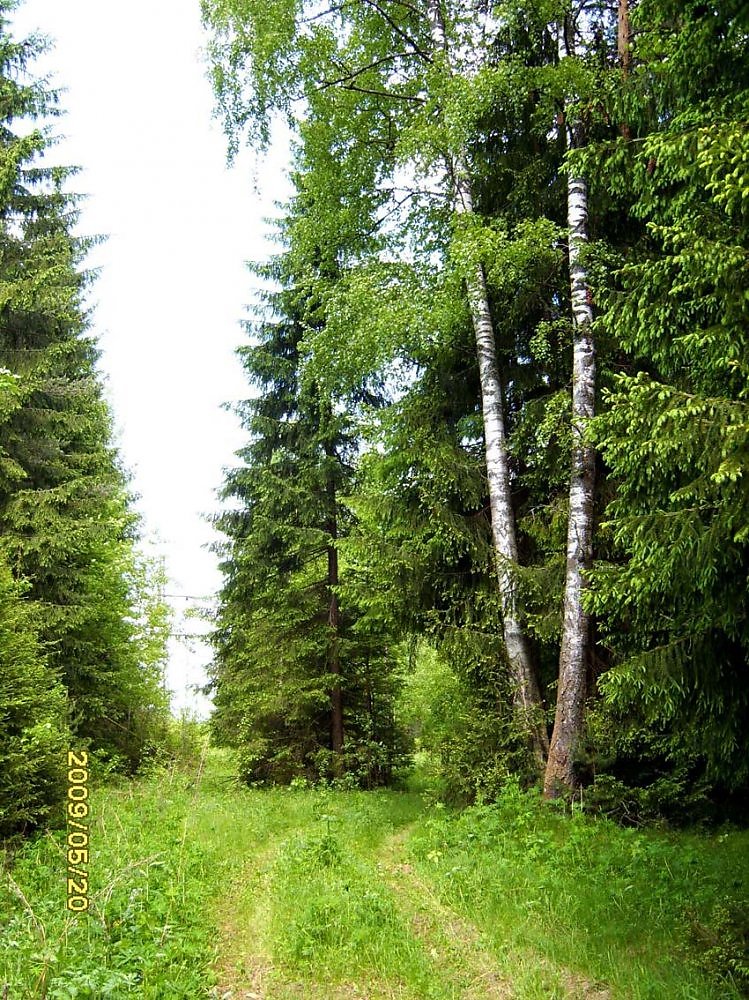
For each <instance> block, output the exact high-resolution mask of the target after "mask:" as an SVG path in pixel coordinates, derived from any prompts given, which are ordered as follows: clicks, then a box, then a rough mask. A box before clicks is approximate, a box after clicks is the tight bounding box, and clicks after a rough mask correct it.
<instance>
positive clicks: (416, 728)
mask: <svg viewBox="0 0 749 1000" xmlns="http://www.w3.org/2000/svg"><path fill="white" fill-rule="evenodd" d="M498 646H499V644H498V643H497V642H495V644H494V648H493V649H492V648H491V647H489V649H488V650H487V649H486V647H485V649H484V651H483V656H482V655H481V653H479V652H478V650H476V649H474V650H473V651H469V650H468V649H467V648H466V642H465V637H464V636H459V637H457V638H455V637H454V638H453V642H452V643H451V642H449V641H446V642H445V643H444V644H443V646H442V649H441V651H440V652H439V653H438V652H437V651H436V650H434V649H432V648H430V647H429V646H427V645H426V644H424V643H421V644H420V645H419V646H417V648H416V650H415V661H416V662H415V665H414V667H413V669H412V672H411V673H410V674H409V675H408V677H407V679H406V683H405V685H404V688H403V691H402V693H401V695H400V697H399V700H398V704H397V712H398V716H399V718H400V720H401V721H402V723H403V725H404V726H406V727H407V728H408V729H409V730H410V732H411V733H412V736H413V739H414V745H415V751H416V752H415V768H416V771H415V775H414V778H415V779H416V781H417V782H419V781H421V782H424V783H425V785H426V787H427V788H429V789H430V790H431V793H432V794H435V795H437V796H438V797H439V798H441V799H443V800H444V801H446V802H449V803H452V804H461V805H465V804H468V803H472V802H475V801H480V802H483V801H492V800H494V799H495V798H496V797H497V795H499V794H500V793H501V790H502V788H503V787H504V785H505V784H506V783H507V781H508V780H510V776H511V775H515V776H517V775H521V776H523V778H524V779H525V780H526V781H528V782H532V781H533V780H534V777H535V775H534V773H533V771H532V768H531V767H530V763H529V761H528V760H527V756H526V753H525V749H524V741H523V736H522V733H520V732H518V731H517V730H516V728H515V727H514V725H513V717H512V712H511V711H510V709H509V697H508V694H507V692H506V691H503V687H506V684H507V681H506V679H505V681H504V685H503V683H502V680H501V674H500V673H499V671H497V669H496V664H497V662H501V659H502V654H501V650H500V649H499V648H498ZM461 658H462V660H463V662H462V663H461ZM450 660H452V664H451V663H450ZM461 667H462V668H463V669H461ZM492 668H494V669H492Z"/></svg>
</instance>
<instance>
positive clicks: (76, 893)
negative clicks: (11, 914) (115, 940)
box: [67, 750, 89, 913]
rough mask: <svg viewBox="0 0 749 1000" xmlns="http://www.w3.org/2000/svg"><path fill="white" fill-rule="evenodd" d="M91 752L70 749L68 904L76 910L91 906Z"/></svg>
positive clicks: (71, 908) (70, 908) (76, 911)
mask: <svg viewBox="0 0 749 1000" xmlns="http://www.w3.org/2000/svg"><path fill="white" fill-rule="evenodd" d="M88 814H89V803H88V754H87V753H86V751H85V750H78V751H75V750H71V751H69V752H68V801H67V820H68V903H67V907H68V909H69V910H72V911H73V912H74V913H82V912H83V911H84V910H87V909H88V850H89V835H88V830H89V825H88V823H87V822H86V821H87V819H88Z"/></svg>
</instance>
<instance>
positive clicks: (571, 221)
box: [544, 19, 596, 797]
mask: <svg viewBox="0 0 749 1000" xmlns="http://www.w3.org/2000/svg"><path fill="white" fill-rule="evenodd" d="M574 54H575V53H574V34H573V29H572V26H571V24H570V21H569V19H565V21H563V22H562V23H561V24H560V28H559V59H560V62H561V61H562V60H564V59H566V58H572V57H574ZM560 129H562V130H563V132H564V135H565V138H566V140H567V142H568V144H569V146H570V147H571V148H574V147H575V146H576V145H579V144H580V143H581V141H582V134H581V128H580V126H575V125H572V126H571V125H570V123H569V121H568V117H567V112H566V109H565V111H563V112H562V115H561V121H560ZM567 219H568V225H569V236H568V240H569V243H568V245H569V267H570V289H571V305H572V317H573V369H572V473H571V477H570V494H569V504H570V510H569V521H568V526H567V550H566V559H567V561H566V574H565V586H564V605H563V613H562V645H561V649H560V653H559V685H558V688H557V706H556V714H555V718H554V729H553V732H552V737H551V746H550V748H549V759H548V763H547V766H546V774H545V777H544V794H545V795H546V796H547V797H554V796H556V795H557V794H558V793H559V791H560V789H567V790H569V789H573V788H574V787H575V786H576V784H577V778H576V775H575V770H574V754H575V750H576V749H577V745H578V742H579V740H580V739H581V737H582V734H583V727H584V720H585V696H586V680H587V670H588V658H589V655H590V615H589V613H588V611H587V609H586V606H585V604H584V601H583V591H584V589H585V587H586V578H585V574H586V573H587V572H588V571H589V570H590V568H591V564H592V559H593V499H594V488H595V463H596V456H595V449H594V448H593V446H592V445H591V444H590V443H589V441H588V439H587V427H588V423H589V421H590V420H591V419H592V417H593V415H594V411H595V391H596V358H595V344H594V341H593V332H592V323H593V309H592V306H591V293H590V281H589V278H588V272H587V267H586V264H585V259H584V250H585V246H586V244H587V242H588V188H587V184H586V182H585V178H584V177H583V176H581V175H580V174H579V173H577V171H575V170H570V171H569V174H568V180H567Z"/></svg>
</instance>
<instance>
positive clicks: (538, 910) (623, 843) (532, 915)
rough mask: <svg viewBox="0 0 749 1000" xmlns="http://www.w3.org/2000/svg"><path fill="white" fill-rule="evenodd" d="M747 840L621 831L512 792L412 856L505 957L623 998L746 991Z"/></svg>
mask: <svg viewBox="0 0 749 1000" xmlns="http://www.w3.org/2000/svg"><path fill="white" fill-rule="evenodd" d="M748 847H749V834H747V833H746V832H724V833H721V834H715V835H711V836H707V835H704V836H701V835H696V834H685V833H683V832H681V833H678V834H676V833H672V834H669V833H665V832H663V831H643V830H635V829H632V828H622V827H619V826H617V825H616V824H614V823H613V822H611V821H608V820H606V819H603V818H601V817H590V816H587V815H585V814H583V813H582V812H580V811H575V812H573V813H572V814H571V815H570V814H564V813H562V812H561V811H558V810H554V809H552V808H550V807H549V806H548V805H547V804H544V803H542V802H541V801H540V799H539V797H538V795H537V794H535V793H534V792H523V791H521V790H520V789H519V788H518V787H517V786H516V785H509V786H507V787H506V788H505V791H504V793H503V794H502V795H501V796H500V798H499V800H498V801H497V802H496V803H495V804H492V805H484V806H474V807H472V808H470V809H468V810H466V811H464V812H463V813H462V814H460V815H455V814H449V815H445V814H444V813H443V815H437V816H436V817H433V818H431V819H429V820H427V821H426V822H425V823H424V824H423V826H422V828H421V830H420V832H419V833H418V835H416V836H415V837H414V838H413V839H412V841H411V845H410V848H411V852H412V855H413V858H414V860H415V862H416V863H417V864H418V865H419V867H420V870H421V871H422V872H423V874H424V876H425V877H426V878H428V879H429V880H430V881H433V882H434V883H436V885H437V886H438V887H439V891H440V894H441V897H442V898H443V899H444V900H445V901H446V902H447V903H449V904H450V905H452V906H454V907H455V908H456V909H458V910H459V911H460V912H462V913H464V914H466V915H467V916H470V918H471V919H472V920H474V921H475V923H476V924H477V925H478V926H479V928H480V929H481V930H482V931H483V932H484V933H485V934H486V936H487V939H488V940H489V941H490V942H491V943H492V946H493V948H494V949H495V951H497V953H499V952H501V951H506V950H507V949H508V948H509V949H513V948H514V949H517V950H518V952H523V951H526V952H527V951H531V952H533V953H536V954H537V955H538V956H543V957H545V958H548V959H551V960H552V961H554V962H556V963H558V964H560V965H562V966H564V967H566V968H568V969H570V970H571V971H572V972H573V973H575V974H580V975H582V976H584V977H586V978H589V979H590V980H592V981H596V982H603V983H607V984H608V985H609V987H610V988H611V989H612V990H613V996H615V997H622V998H627V1000H646V998H647V1000H650V998H663V1000H666V998H669V1000H670V998H685V1000H686V998H691V1000H709V998H726V1000H727V998H735V997H739V996H742V995H744V996H746V995H748V994H747V987H748V986H749V977H748V976H747V964H748V963H747V917H746V914H747V913H748V912H749V851H747V848H748Z"/></svg>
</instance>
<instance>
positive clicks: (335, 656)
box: [325, 445, 343, 754]
mask: <svg viewBox="0 0 749 1000" xmlns="http://www.w3.org/2000/svg"><path fill="white" fill-rule="evenodd" d="M325 457H326V459H327V461H328V463H330V466H332V462H333V459H334V458H335V454H334V451H333V449H332V448H331V447H330V446H328V445H326V447H325ZM330 466H329V468H328V470H327V494H328V517H329V520H328V535H329V536H330V543H329V544H328V592H329V595H330V604H329V607H328V625H329V626H330V638H329V641H328V673H329V674H331V675H332V676H333V678H334V681H333V686H332V688H331V691H330V710H331V722H330V745H331V748H332V750H333V753H336V754H340V753H341V752H342V750H343V692H342V691H341V657H340V648H339V634H338V633H339V630H340V622H341V617H340V609H339V607H338V594H337V593H336V587H337V586H338V548H337V544H336V543H337V540H338V518H337V511H336V503H337V497H336V484H335V479H334V475H333V469H332V467H330Z"/></svg>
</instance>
